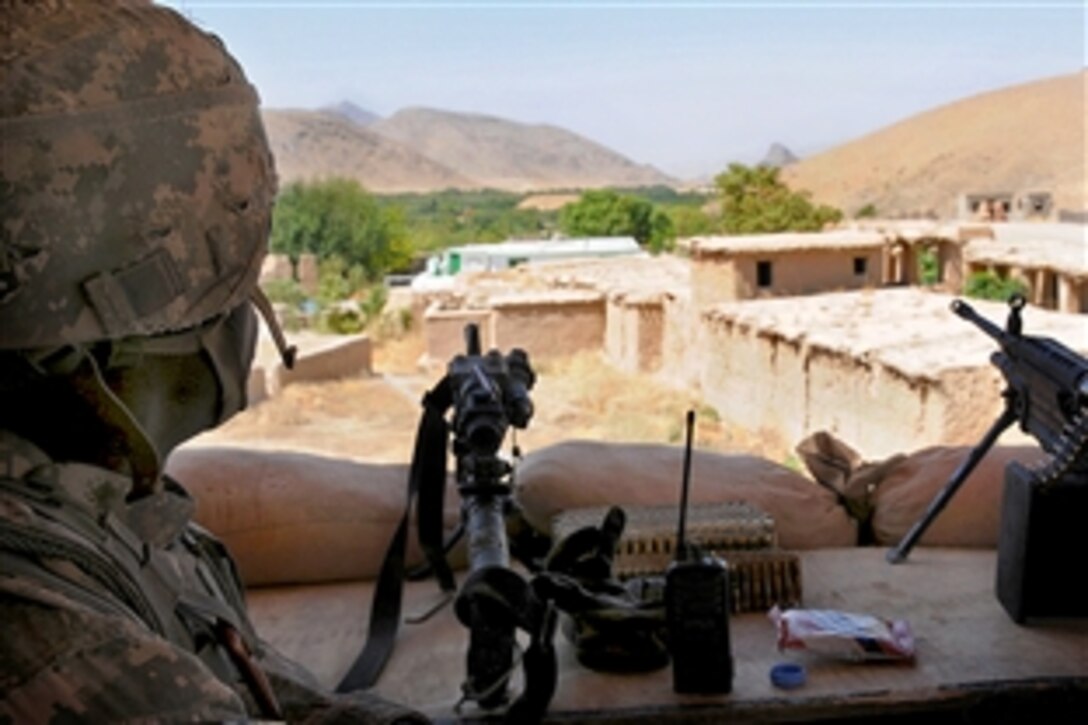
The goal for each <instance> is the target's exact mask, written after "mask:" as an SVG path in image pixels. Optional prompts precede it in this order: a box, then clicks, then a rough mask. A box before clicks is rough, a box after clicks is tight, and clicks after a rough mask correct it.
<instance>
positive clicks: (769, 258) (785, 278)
mask: <svg viewBox="0 0 1088 725" xmlns="http://www.w3.org/2000/svg"><path fill="white" fill-rule="evenodd" d="M761 265H762V268H763V270H764V271H763V272H762V273H761V272H760V269H761ZM883 266H884V257H883V251H882V249H880V248H872V249H865V248H862V249H846V250H828V249H791V250H789V251H786V252H745V253H743V254H736V253H731V254H721V255H707V256H704V257H701V258H699V259H696V260H695V261H694V262H693V264H692V284H693V286H694V295H695V300H696V304H697V306H698V307H699V308H704V307H706V306H709V305H712V304H715V303H718V302H730V301H733V300H745V299H754V298H757V297H780V296H792V295H810V294H817V293H822V292H828V291H835V290H851V289H863V288H865V287H876V286H878V285H880V284H881V283H882V282H883V275H884V272H883Z"/></svg>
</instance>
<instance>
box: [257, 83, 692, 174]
mask: <svg viewBox="0 0 1088 725" xmlns="http://www.w3.org/2000/svg"><path fill="white" fill-rule="evenodd" d="M264 120H265V127H266V129H267V131H268V136H269V141H270V143H271V144H272V149H273V152H274V153H275V155H276V165H277V168H278V170H279V174H280V179H281V182H282V183H288V182H291V181H296V180H312V179H315V178H323V177H324V178H327V177H331V176H341V177H347V178H354V179H357V180H358V181H359V182H360V183H361V184H362V185H363V186H364V187H366V188H367V189H369V190H371V191H375V192H402V191H437V190H441V189H447V188H458V189H470V188H485V187H486V188H495V189H505V190H511V191H532V190H546V189H577V188H596V187H605V186H648V185H653V184H674V183H675V180H674V179H672V178H670V177H669V176H666V175H665V174H663V173H662V172H660V171H658V170H657V169H654V168H653V167H651V166H646V165H639V164H636V163H634V162H633V161H631V160H629V159H627V158H625V157H623V156H621V155H620V154H618V153H616V152H614V151H611V150H609V149H607V148H605V147H604V146H601V145H600V144H597V143H595V142H593V141H590V140H589V139H586V138H583V137H581V136H578V135H577V134H574V133H571V132H570V131H565V130H563V129H561V128H556V127H554V126H543V125H541V126H534V125H527V124H521V123H516V122H513V121H507V120H504V119H500V118H494V117H491V116H480V115H472V114H463V113H450V112H446V111H435V110H428V109H408V110H403V111H400V112H398V113H396V114H394V115H393V116H391V117H390V118H387V119H378V118H377V117H376V116H374V115H373V114H369V113H368V112H366V111H363V110H362V109H358V108H356V107H353V106H350V105H346V104H340V105H338V106H334V107H331V108H329V109H326V110H324V111H302V110H265V111H264Z"/></svg>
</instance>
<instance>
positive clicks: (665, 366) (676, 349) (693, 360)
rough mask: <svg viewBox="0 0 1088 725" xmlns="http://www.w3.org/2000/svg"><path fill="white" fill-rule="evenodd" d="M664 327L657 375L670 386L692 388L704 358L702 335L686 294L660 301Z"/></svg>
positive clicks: (690, 301)
mask: <svg viewBox="0 0 1088 725" xmlns="http://www.w3.org/2000/svg"><path fill="white" fill-rule="evenodd" d="M662 311H663V314H664V329H663V331H662V342H661V369H660V370H659V371H658V377H659V378H660V379H662V380H663V381H664V382H666V383H668V384H669V385H674V386H677V387H681V388H695V387H697V386H698V385H699V375H700V371H701V370H702V366H703V361H704V360H705V359H706V347H705V344H704V342H705V337H706V336H705V335H702V334H700V331H701V329H702V328H701V325H700V320H699V317H698V315H696V314H695V311H694V305H693V303H692V300H691V297H689V296H688V295H667V296H666V297H665V298H664V300H663V301H662Z"/></svg>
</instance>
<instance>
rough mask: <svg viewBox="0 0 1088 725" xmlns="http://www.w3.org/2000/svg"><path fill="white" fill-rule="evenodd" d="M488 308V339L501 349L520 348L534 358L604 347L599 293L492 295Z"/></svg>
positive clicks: (603, 329) (602, 318)
mask: <svg viewBox="0 0 1088 725" xmlns="http://www.w3.org/2000/svg"><path fill="white" fill-rule="evenodd" d="M491 309H492V313H493V316H492V319H491V336H490V338H491V339H492V340H493V341H494V345H495V346H497V347H498V348H499V349H500V350H502V351H503V352H508V351H509V350H510V349H511V348H514V347H520V348H522V349H524V350H525V351H526V352H528V353H529V358H530V360H536V359H542V358H550V357H562V356H565V355H573V354H575V353H578V352H583V351H586V350H601V349H603V348H604V344H605V317H606V311H605V298H604V295H602V294H599V293H595V292H592V293H588V292H587V293H574V292H572V293H566V294H556V295H554V296H546V295H542V296H537V297H532V298H522V297H511V298H492V300H491Z"/></svg>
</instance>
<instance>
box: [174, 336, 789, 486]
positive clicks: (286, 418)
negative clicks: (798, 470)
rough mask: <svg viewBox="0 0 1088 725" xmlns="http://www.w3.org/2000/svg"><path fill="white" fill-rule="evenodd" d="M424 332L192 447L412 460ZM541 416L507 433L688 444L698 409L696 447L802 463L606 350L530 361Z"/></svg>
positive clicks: (530, 440) (537, 440) (435, 376)
mask: <svg viewBox="0 0 1088 725" xmlns="http://www.w3.org/2000/svg"><path fill="white" fill-rule="evenodd" d="M422 352H423V342H422V339H421V337H420V335H418V334H415V335H408V336H404V337H401V338H400V339H394V340H386V341H377V342H375V346H374V374H373V375H371V376H366V377H353V378H349V379H343V380H336V381H329V382H320V383H297V384H293V385H290V386H288V387H287V388H285V389H284V390H283V391H282V392H280V393H279V395H277V396H275V397H273V398H271V399H269V400H266V401H263V402H261V403H259V404H257V405H255V406H253V407H252V408H250V409H249V410H246V411H244V412H242V413H240V414H239V415H237V416H236V417H235V418H234V419H232V420H231V421H229V422H228V423H227V424H226V425H224V426H222V427H221V428H219V429H218V430H216V431H213V432H211V433H208V434H205V435H203V436H201V437H200V438H198V439H197V440H195V441H193V443H192V444H191V445H231V446H245V447H252V448H263V449H276V450H299V451H306V452H310V453H320V454H329V455H335V456H343V457H347V458H352V459H356V460H362V461H370V462H407V461H409V460H411V455H412V447H413V444H414V441H415V434H416V427H417V425H418V423H419V415H420V400H421V398H422V395H423V393H424V392H425V391H426V390H427V389H428V388H430V387H432V386H433V385H435V384H436V383H437V382H438V381H439V380H440V378H441V375H442V372H443V371H439V370H436V371H434V372H433V373H421V371H420V370H419V369H418V367H417V361H418V360H419V358H420V356H421V354H422ZM533 366H534V368H535V370H536V373H537V383H536V385H535V386H534V388H533V390H532V391H531V397H532V399H533V402H534V405H535V408H536V412H535V414H534V416H533V419H532V421H531V422H530V424H529V426H528V428H527V429H526V430H524V431H515V432H514V435H512V436H508V439H507V450H508V449H509V445H510V443H511V442H512V440H514V439H515V438H516V441H517V443H518V445H519V446H520V447H521V449H522V451H523V452H525V453H528V452H530V451H532V450H536V449H539V448H542V447H544V446H547V445H550V444H552V443H556V442H558V441H562V440H570V439H592V440H605V441H629V442H634V441H637V442H659V443H673V444H676V445H682V444H683V441H684V416H685V413H686V412H687V411H688V410H689V409H694V410H695V411H696V414H697V415H696V438H695V444H696V446H697V447H700V448H705V449H710V450H717V451H736V452H753V453H758V454H760V455H763V456H765V457H768V458H770V459H772V460H776V461H779V462H783V463H786V464H788V465H792V466H795V465H796V461H795V459H794V458H793V457H792V453H791V451H790V450H789V448H788V446H786V445H784V444H783V443H781V442H776V441H773V440H771V439H770V438H769V437H760V436H754V435H752V434H749V433H745V432H743V431H739V430H727V429H726V427H725V426H724V425H723V424H722V423H720V422H719V421H718V418H717V415H716V413H715V411H714V410H713V409H712V408H710V407H708V406H706V405H705V404H704V403H703V402H702V401H701V400H699V399H698V397H696V396H695V395H693V394H692V393H691V392H689V391H682V390H676V389H673V388H670V387H667V386H666V385H664V384H663V383H661V382H658V381H656V380H653V379H651V378H649V377H646V376H637V375H629V374H624V373H621V372H618V371H616V370H615V369H613V368H612V367H610V366H609V365H608V364H607V363H605V362H604V361H603V359H602V357H601V356H600V355H599V354H582V355H578V356H575V357H571V358H568V359H564V360H561V361H555V362H552V361H549V362H545V363H540V364H537V363H534V364H533Z"/></svg>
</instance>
